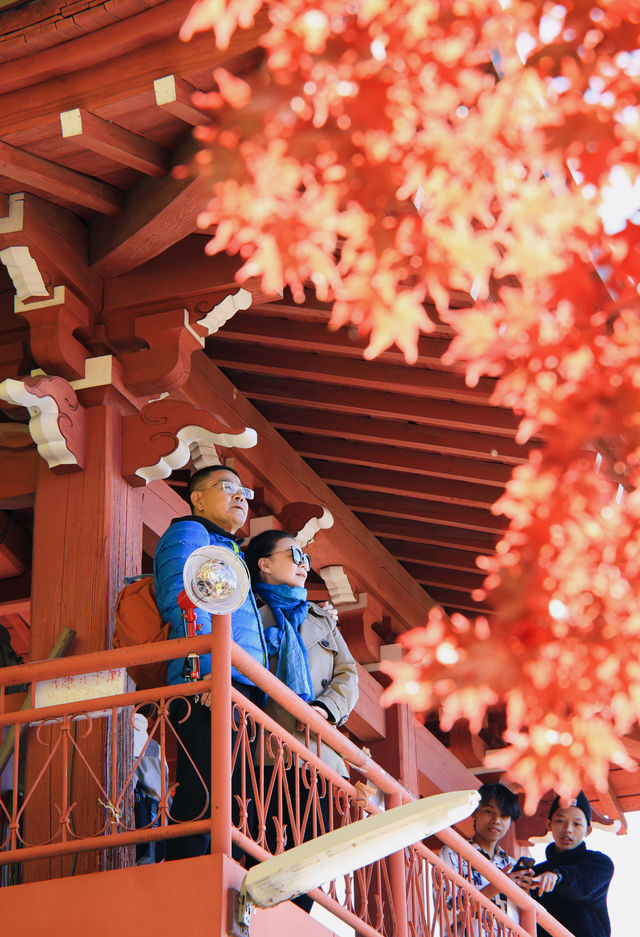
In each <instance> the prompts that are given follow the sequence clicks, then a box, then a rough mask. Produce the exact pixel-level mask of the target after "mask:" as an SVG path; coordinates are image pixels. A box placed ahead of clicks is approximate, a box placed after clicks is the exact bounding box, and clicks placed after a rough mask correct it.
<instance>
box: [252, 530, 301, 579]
mask: <svg viewBox="0 0 640 937" xmlns="http://www.w3.org/2000/svg"><path fill="white" fill-rule="evenodd" d="M291 539H292V538H291V534H288V533H286V531H284V530H263V531H262V533H261V534H256V536H255V537H252V538H251V540H250V541H249V543H248V544H247V546H246V547H245V550H244V561H245V563H246V564H247V566H248V567H249V572H250V573H251V582H252V583H254V585H255V583H256V582H260V580H261V579H262V575H261V570H260V567H259V566H258V560H260V559H262V557H263V556H271V554H272V553H273V552H274V550H275V548H276V547H277V545H278V544H279V543H280V542H281V541H282V540H291Z"/></svg>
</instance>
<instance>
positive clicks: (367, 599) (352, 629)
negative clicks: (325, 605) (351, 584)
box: [320, 566, 383, 664]
mask: <svg viewBox="0 0 640 937" xmlns="http://www.w3.org/2000/svg"><path fill="white" fill-rule="evenodd" d="M327 568H328V569H342V567H341V566H338V567H325V568H324V569H321V570H320V575H321V576H322V577H323V579H324V580H325V583H327V589H328V591H329V595H330V596H331V601H332V602H333V603H334V605H336V604H339V607H340V630H341V631H342V635H343V637H344V639H345V641H346V642H347V644H348V645H349V649H350V651H351V653H352V654H353V655H354V657H355V658H356V660H359V661H360V663H361V664H373V663H376V662H377V661H379V660H380V655H381V651H380V648H381V647H382V644H383V640H382V638H381V637H380V635H379V634H378V633H377V632H376V631H375V630H374V625H380V623H381V622H382V605H381V604H380V603H379V602H377V601H376V600H375V599H373V597H372V596H369V595H367V593H366V592H363V593H361V594H360V595H359V596H358V600H357V602H355V603H349V601H348V600H347V602H348V604H346V605H343V604H340V603H341V602H343V601H344V599H342V597H341V596H336V598H335V599H334V595H333V592H332V591H331V588H330V587H329V583H328V581H327V578H328V577H326V576H325V573H326V570H327ZM343 573H344V570H343ZM345 578H346V577H345ZM338 598H339V600H340V601H339V602H338Z"/></svg>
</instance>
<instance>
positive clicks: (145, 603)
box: [111, 576, 169, 690]
mask: <svg viewBox="0 0 640 937" xmlns="http://www.w3.org/2000/svg"><path fill="white" fill-rule="evenodd" d="M115 614H116V627H115V630H114V632H113V640H112V642H111V643H112V645H113V647H131V646H132V645H134V644H150V643H151V642H152V641H165V640H166V639H167V638H168V637H169V624H168V622H163V620H162V616H161V615H160V612H159V611H158V606H157V605H156V593H155V589H154V585H153V576H143V577H141V578H140V579H135V580H134V581H133V582H129V583H127V585H126V586H124V588H123V589H121V590H120V593H119V594H118V598H117V599H116V611H115ZM127 673H128V674H129V676H130V677H131V679H132V680H134V681H135V683H136V685H137V686H138V688H139V689H141V690H150V689H151V688H152V687H156V686H166V683H167V662H166V661H164V660H162V661H158V662H157V663H154V664H137V665H135V666H133V667H127Z"/></svg>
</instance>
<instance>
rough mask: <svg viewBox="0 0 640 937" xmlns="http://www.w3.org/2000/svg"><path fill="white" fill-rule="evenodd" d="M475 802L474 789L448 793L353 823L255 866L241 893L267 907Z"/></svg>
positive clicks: (441, 823)
mask: <svg viewBox="0 0 640 937" xmlns="http://www.w3.org/2000/svg"><path fill="white" fill-rule="evenodd" d="M479 802H480V795H479V794H478V792H477V791H451V792H449V793H446V794H434V795H433V796H432V797H423V798H422V799H421V800H414V801H412V802H411V803H408V804H403V805H402V806H400V807H393V808H392V809H391V810H387V811H386V813H379V814H376V815H375V816H370V817H367V818H366V819H365V820H358V821H357V822H356V823H350V824H349V825H348V826H344V827H341V828H340V829H338V830H332V832H331V833H325V834H324V835H323V836H318V837H316V838H315V839H313V840H310V841H309V842H306V843H303V844H302V845H301V846H295V847H294V848H293V849H290V850H288V851H287V852H283V853H282V854H281V855H279V856H274V857H273V858H271V859H266V860H265V861H264V862H260V863H259V864H258V865H256V866H254V867H253V868H252V869H251V870H250V871H249V872H247V874H246V875H245V877H244V880H243V882H242V889H241V891H242V893H244V894H245V895H247V896H248V898H249V899H250V901H251V902H253V904H255V905H257V907H259V908H270V907H272V906H273V905H276V904H279V903H280V902H281V901H287V900H288V899H290V898H294V897H295V896H296V895H301V894H302V893H303V892H306V891H309V889H310V888H318V887H319V886H320V885H322V884H323V882H328V881H332V880H333V879H335V878H338V876H340V875H347V874H348V873H350V872H353V871H354V870H355V869H360V868H362V867H363V866H365V865H369V864H370V863H372V862H375V861H376V860H378V859H382V858H384V857H385V856H389V855H391V853H394V852H399V851H400V850H401V849H404V848H405V847H406V846H411V845H412V844H413V843H417V842H419V841H420V840H421V839H424V838H425V837H426V836H431V834H432V833H437V832H438V831H439V830H443V829H444V828H445V827H447V826H451V825H452V824H453V823H458V822H459V821H460V820H464V818H465V817H468V816H469V814H471V813H473V811H474V810H475V809H476V807H477V806H478V804H479Z"/></svg>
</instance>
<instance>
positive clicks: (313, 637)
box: [260, 602, 358, 778]
mask: <svg viewBox="0 0 640 937" xmlns="http://www.w3.org/2000/svg"><path fill="white" fill-rule="evenodd" d="M260 615H261V616H262V622H263V624H264V627H265V628H268V627H270V626H273V625H274V624H275V622H274V620H273V614H272V612H271V609H270V608H269V606H268V605H262V606H261V607H260ZM300 635H301V637H302V640H303V641H304V645H305V647H306V649H307V654H308V656H309V673H310V675H311V682H312V684H313V692H314V698H315V699H316V700H317V701H318V702H321V703H323V704H324V705H325V706H326V707H327V709H328V711H329V713H330V720H329V721H330V722H331V723H333V724H334V725H336V726H341V725H343V723H345V722H346V721H347V719H348V718H349V713H350V712H351V710H352V709H353V707H354V706H355V704H356V701H357V699H358V674H357V671H356V664H355V661H354V659H353V657H352V656H351V652H350V651H349V648H348V647H347V644H346V642H345V640H344V638H343V637H342V635H341V634H340V632H339V631H338V628H337V626H336V624H335V622H334V621H333V620H332V619H331V617H330V616H329V615H328V614H327V613H326V612H325V611H323V609H321V608H320V607H319V606H318V605H315V604H314V603H313V602H310V603H309V614H308V615H307V617H306V618H305V620H304V621H303V622H302V624H301V625H300ZM276 663H277V659H276V658H275V657H273V658H272V659H271V660H270V662H269V666H270V670H271V672H272V673H275V669H276ZM264 710H265V712H266V713H268V714H269V716H271V718H272V719H275V721H276V722H278V723H279V724H280V725H281V726H282V727H283V728H284V729H286V730H287V732H290V733H291V735H294V736H295V737H296V738H298V739H300V741H302V742H304V732H298V731H297V730H296V719H295V717H294V716H292V715H291V714H290V713H288V712H287V711H286V710H285V709H283V707H282V706H280V705H279V704H278V703H276V702H275V700H272V699H267V702H266V703H265V705H264ZM310 738H311V741H310V744H311V748H312V750H313V751H315V750H316V748H315V744H314V743H315V740H316V736H315V735H314V734H311V736H310ZM322 759H323V761H325V762H326V763H327V764H328V765H329V767H331V768H333V770H334V771H337V772H338V774H341V775H342V776H343V777H345V778H346V777H348V775H349V772H348V771H347V767H346V765H345V763H344V761H343V760H342V758H340V756H339V755H338V754H337V753H336V752H335V751H334V750H333V749H332V748H330V747H329V746H328V745H325V744H324V743H323V745H322ZM271 763H273V759H271V758H270V757H269V754H268V752H266V751H265V764H271Z"/></svg>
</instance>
